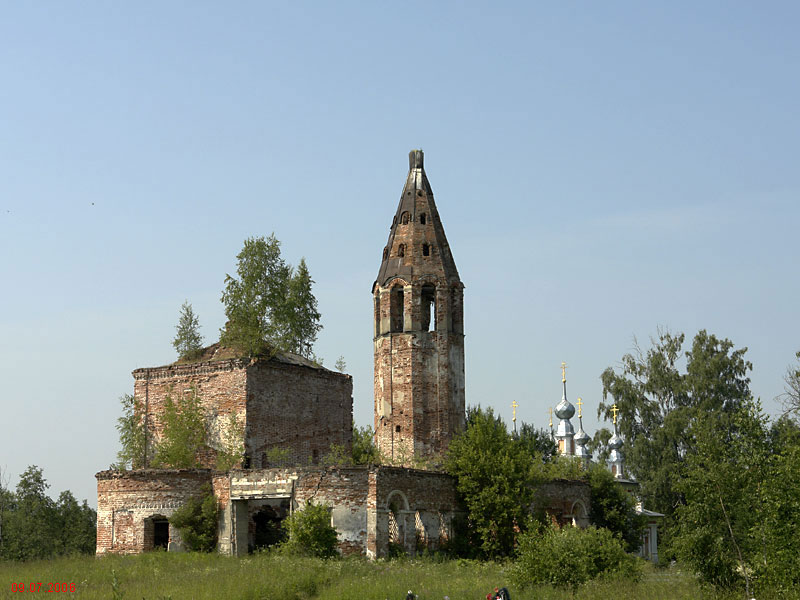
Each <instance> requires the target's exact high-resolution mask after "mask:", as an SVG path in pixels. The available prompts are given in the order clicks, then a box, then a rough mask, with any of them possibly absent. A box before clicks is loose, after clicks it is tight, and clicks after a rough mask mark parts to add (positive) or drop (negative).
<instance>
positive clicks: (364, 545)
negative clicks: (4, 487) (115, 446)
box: [96, 150, 589, 558]
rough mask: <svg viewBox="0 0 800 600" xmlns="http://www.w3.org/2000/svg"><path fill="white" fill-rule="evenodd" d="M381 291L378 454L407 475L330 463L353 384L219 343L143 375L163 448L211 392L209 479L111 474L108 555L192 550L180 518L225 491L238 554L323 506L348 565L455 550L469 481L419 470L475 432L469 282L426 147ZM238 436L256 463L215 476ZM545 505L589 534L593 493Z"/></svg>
mask: <svg viewBox="0 0 800 600" xmlns="http://www.w3.org/2000/svg"><path fill="white" fill-rule="evenodd" d="M372 294H373V299H374V314H373V321H374V334H373V335H374V338H373V339H374V378H375V379H374V429H375V443H376V445H377V446H378V448H379V449H380V450H381V451H382V453H383V454H384V455H385V456H386V457H388V458H390V459H391V461H392V463H393V464H396V465H404V466H382V465H372V466H358V467H326V466H323V459H324V457H325V456H326V454H327V453H328V452H330V450H331V447H332V446H333V445H338V446H341V447H344V448H345V449H347V450H349V449H350V448H351V447H352V427H351V424H352V419H353V398H352V378H351V377H350V376H349V375H346V374H341V373H337V372H333V371H329V370H328V369H325V368H323V367H321V366H319V365H317V364H315V363H312V362H310V361H308V360H306V359H304V358H302V357H300V356H296V355H292V354H279V355H277V356H274V357H272V358H269V359H266V358H256V359H249V358H241V357H236V356H231V355H227V354H226V349H224V348H221V347H219V345H214V346H211V347H210V348H207V349H206V350H205V354H204V355H203V356H202V357H201V359H200V360H199V361H197V362H192V363H186V364H183V363H176V364H172V365H167V366H162V367H155V368H143V369H137V370H135V371H134V372H133V377H134V397H135V399H136V403H137V405H138V406H141V407H144V411H143V412H144V414H143V415H142V417H143V419H144V423H145V430H146V431H147V432H148V435H149V436H150V437H151V439H150V440H149V443H150V444H155V443H157V442H158V440H159V439H160V436H161V435H162V433H163V429H164V422H163V417H164V403H165V400H166V398H167V397H168V396H172V397H175V396H176V395H180V394H184V393H192V394H197V395H198V397H199V398H200V400H201V403H202V406H203V409H204V412H205V415H206V419H207V422H208V430H209V434H210V438H211V439H210V440H209V447H208V449H207V451H206V452H205V454H204V455H203V456H202V457H201V458H202V461H201V462H202V464H203V465H204V466H205V467H206V468H201V469H191V470H185V469H184V470H169V469H151V468H144V469H136V470H132V471H117V470H108V471H101V472H100V473H97V475H96V477H97V497H98V502H97V505H98V506H97V553H98V554H105V553H137V552H144V551H148V550H152V549H155V548H165V549H168V550H180V549H181V548H182V541H181V538H180V533H179V531H177V529H176V528H174V527H173V526H171V525H170V524H169V521H168V518H169V517H170V516H171V515H172V513H173V512H174V511H175V510H176V509H177V508H179V507H180V506H182V505H183V504H184V503H185V502H186V501H187V500H188V499H189V498H191V497H193V496H197V495H198V494H200V493H201V490H203V489H204V488H206V487H207V486H208V485H209V484H210V486H211V489H212V490H213V493H214V495H215V496H216V498H217V501H218V504H219V507H220V517H219V524H218V550H219V552H221V553H224V554H234V555H241V554H245V553H247V552H250V551H252V550H254V549H257V548H259V547H264V546H268V545H270V544H271V543H274V541H275V540H276V531H277V530H278V529H277V526H278V525H279V523H280V521H281V520H282V519H284V518H285V517H286V516H287V515H288V514H290V513H291V512H292V511H294V510H297V509H299V508H302V507H303V506H304V505H305V504H306V503H307V502H308V501H309V500H313V501H314V502H315V503H323V504H326V505H328V506H329V507H330V509H331V523H332V525H333V526H334V527H335V528H336V530H337V532H338V537H339V547H340V550H341V552H342V553H356V554H364V555H366V556H369V557H371V558H377V557H381V556H386V555H387V553H388V552H389V548H390V544H393V545H395V546H396V547H400V548H403V549H404V550H405V551H406V552H407V553H409V554H413V553H415V552H416V551H418V549H419V547H420V545H423V546H425V547H428V548H436V547H438V546H440V545H441V544H442V543H444V542H445V541H446V540H447V539H448V538H449V537H450V536H451V535H452V523H453V518H454V517H455V516H456V515H457V514H458V513H459V512H460V511H461V507H460V506H459V502H458V497H457V494H456V490H455V481H454V480H453V479H452V478H451V477H450V476H448V475H447V474H445V473H442V472H440V471H435V470H421V469H414V468H409V467H408V466H405V465H409V464H411V463H412V461H413V460H414V459H432V458H435V457H439V456H441V455H442V453H443V452H444V451H445V450H446V449H447V447H448V444H449V442H450V441H451V440H452V439H453V437H454V436H455V435H456V434H457V433H458V432H459V431H461V430H462V429H463V428H464V420H465V394H464V316H463V314H464V313H463V294H464V285H463V284H462V283H461V280H460V278H459V275H458V270H457V269H456V265H455V261H454V259H453V255H452V253H451V251H450V246H449V245H448V243H447V238H446V236H445V233H444V227H443V225H442V222H441V219H440V218H439V213H438V211H437V209H436V204H435V203H434V199H433V192H432V190H431V186H430V184H429V182H428V178H427V176H426V174H425V169H424V165H423V154H422V151H421V150H414V151H412V152H411V153H410V155H409V172H408V177H407V179H406V183H405V186H404V188H403V192H402V195H401V197H400V203H399V205H398V207H397V211H396V214H395V216H394V218H393V220H392V223H391V228H390V233H389V240H388V243H387V244H386V247H385V248H384V249H383V256H382V260H381V264H380V269H379V271H378V277H377V279H376V281H375V282H374V284H373V287H372ZM232 423H233V424H236V425H237V426H238V427H240V428H241V430H242V431H244V446H245V458H244V460H243V461H242V463H241V464H240V465H239V468H234V469H231V470H229V471H224V472H222V471H218V470H215V469H214V466H215V465H216V464H217V461H216V459H217V456H216V454H217V452H219V451H220V449H222V448H223V447H225V445H226V444H227V443H228V442H229V441H230V440H229V439H228V438H229V436H230V435H231V427H230V426H229V425H230V424H232ZM145 445H147V442H146V444H145ZM276 450H277V451H279V452H280V456H281V460H280V461H279V464H273V460H274V457H275V456H276V452H275V451H276ZM285 465H291V466H285ZM539 496H540V498H541V500H540V501H542V502H543V503H544V504H545V506H543V507H542V508H544V509H546V510H547V511H548V512H549V513H550V514H551V515H553V516H554V518H557V519H558V520H560V521H562V522H569V521H572V522H575V521H578V522H579V523H580V524H586V523H588V520H587V517H586V515H587V514H588V507H589V491H588V486H587V485H586V484H585V483H582V482H577V481H575V482H560V483H558V484H553V485H552V486H551V487H545V488H544V489H542V490H540V494H539Z"/></svg>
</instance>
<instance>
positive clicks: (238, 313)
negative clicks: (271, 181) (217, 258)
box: [220, 235, 322, 357]
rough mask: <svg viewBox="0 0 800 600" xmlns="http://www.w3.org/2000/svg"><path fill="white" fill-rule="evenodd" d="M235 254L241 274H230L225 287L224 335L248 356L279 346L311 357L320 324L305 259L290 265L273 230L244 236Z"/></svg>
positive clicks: (229, 344)
mask: <svg viewBox="0 0 800 600" xmlns="http://www.w3.org/2000/svg"><path fill="white" fill-rule="evenodd" d="M236 258H237V260H238V265H237V276H236V277H233V276H231V275H226V277H225V289H224V290H223V292H222V302H223V304H224V305H225V315H226V316H227V318H228V321H227V323H226V324H225V327H224V329H223V330H222V331H221V332H220V333H221V338H220V341H221V342H222V343H223V344H224V345H227V346H232V347H234V348H237V349H239V350H240V351H242V352H245V353H247V354H248V355H250V356H258V355H262V354H268V353H269V352H270V351H272V350H273V349H279V350H284V351H289V352H295V353H298V354H302V355H303V356H306V357H312V356H313V352H312V346H313V344H314V341H315V340H316V338H317V333H318V332H319V330H320V329H321V328H322V326H321V325H320V324H319V319H320V314H319V311H318V310H317V300H316V298H315V297H314V294H313V293H312V291H311V287H312V284H313V283H314V281H313V280H312V279H311V275H310V273H309V271H308V267H307V265H306V262H305V259H303V260H301V261H300V265H299V266H298V268H297V270H294V269H292V267H291V266H290V265H288V264H287V263H286V262H285V261H284V260H283V258H281V251H280V242H279V241H278V240H277V239H276V238H275V236H274V235H271V236H269V237H268V238H264V237H258V238H248V239H246V240H245V242H244V247H243V248H242V251H241V252H240V253H239V254H238V255H237V257H236Z"/></svg>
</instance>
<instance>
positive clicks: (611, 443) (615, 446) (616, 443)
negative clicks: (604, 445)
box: [608, 432, 622, 450]
mask: <svg viewBox="0 0 800 600" xmlns="http://www.w3.org/2000/svg"><path fill="white" fill-rule="evenodd" d="M608 447H609V448H611V449H612V450H619V449H620V448H622V438H621V437H619V436H618V435H617V434H616V432H615V433H614V435H612V436H611V439H610V440H608Z"/></svg>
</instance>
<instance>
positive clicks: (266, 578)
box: [0, 553, 741, 600]
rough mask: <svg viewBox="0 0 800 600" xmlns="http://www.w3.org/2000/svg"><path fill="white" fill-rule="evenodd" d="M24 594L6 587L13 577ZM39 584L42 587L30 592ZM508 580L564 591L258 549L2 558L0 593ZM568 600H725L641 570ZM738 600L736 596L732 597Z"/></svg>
mask: <svg viewBox="0 0 800 600" xmlns="http://www.w3.org/2000/svg"><path fill="white" fill-rule="evenodd" d="M13 582H18V583H25V585H26V591H25V592H23V593H20V592H12V591H11V590H12V583H13ZM31 582H41V583H42V584H43V585H42V589H41V591H40V592H28V591H27V586H28V584H29V583H31ZM49 582H64V583H67V584H71V583H74V584H75V592H74V593H71V592H58V593H53V592H50V593H46V592H45V589H46V588H47V587H48V584H49ZM496 586H500V587H502V586H507V587H508V588H509V590H510V592H511V596H512V598H513V600H556V599H559V600H560V599H562V598H563V599H567V598H571V597H572V596H571V594H570V592H569V591H564V590H557V589H553V588H551V587H547V586H544V587H541V586H540V587H536V588H530V589H526V590H518V589H515V588H514V586H512V585H509V582H508V578H507V576H506V575H505V574H504V571H503V565H502V564H498V563H479V562H472V561H460V560H455V561H448V562H436V561H433V560H401V561H391V562H384V561H379V562H369V561H367V560H363V559H344V560H330V561H322V560H316V559H300V558H286V557H281V556H277V555H274V554H259V555H253V556H249V557H247V558H230V557H224V556H218V555H213V554H166V553H150V554H144V555H139V556H111V557H104V558H94V557H76V558H60V559H56V560H50V561H36V562H28V563H0V598H35V597H48V598H54V597H55V598H65V599H66V598H86V599H94V598H97V599H103V600H107V599H112V600H117V599H121V598H124V599H127V600H140V599H147V600H159V599H167V598H171V599H172V600H178V599H183V598H191V599H198V600H200V599H211V598H232V599H237V600H238V599H241V600H261V599H264V600H305V599H312V598H313V599H314V600H362V599H363V600H387V599H388V600H404V598H405V595H406V593H407V591H408V590H413V591H414V593H416V594H417V595H418V597H419V600H443V599H444V597H445V596H447V597H449V598H450V600H467V599H469V600H481V599H482V598H486V594H487V593H488V592H490V591H491V590H493V589H494V588H495V587H496ZM576 598H583V599H587V600H588V599H597V600H605V599H608V600H642V599H650V598H652V599H664V600H667V599H669V600H683V599H686V600H689V599H691V600H697V599H700V598H708V599H712V598H724V597H723V596H716V595H714V594H713V593H712V592H710V591H708V590H704V589H702V588H701V587H700V586H699V585H698V583H697V582H696V581H695V579H694V578H693V577H691V576H689V575H687V574H685V573H681V572H680V571H679V570H675V569H673V570H657V569H652V568H649V567H648V568H647V569H646V570H645V576H644V578H643V580H642V581H641V582H638V583H633V582H627V581H605V582H599V581H597V582H591V583H589V584H587V585H586V586H585V587H583V588H582V589H580V590H579V591H578V594H577V596H576ZM736 598H737V599H738V598H741V596H739V595H737V596H736Z"/></svg>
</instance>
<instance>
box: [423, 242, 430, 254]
mask: <svg viewBox="0 0 800 600" xmlns="http://www.w3.org/2000/svg"><path fill="white" fill-rule="evenodd" d="M430 254H431V247H430V246H429V245H428V244H422V256H430Z"/></svg>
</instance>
